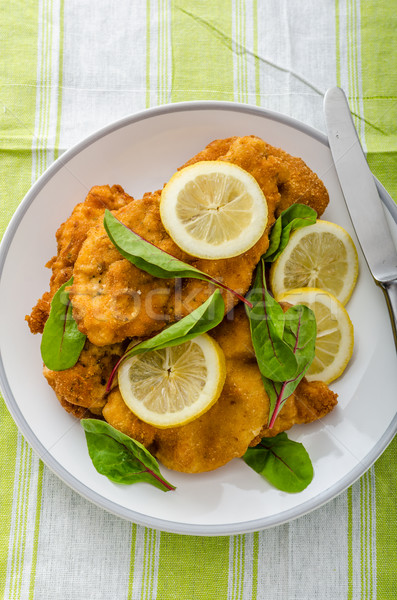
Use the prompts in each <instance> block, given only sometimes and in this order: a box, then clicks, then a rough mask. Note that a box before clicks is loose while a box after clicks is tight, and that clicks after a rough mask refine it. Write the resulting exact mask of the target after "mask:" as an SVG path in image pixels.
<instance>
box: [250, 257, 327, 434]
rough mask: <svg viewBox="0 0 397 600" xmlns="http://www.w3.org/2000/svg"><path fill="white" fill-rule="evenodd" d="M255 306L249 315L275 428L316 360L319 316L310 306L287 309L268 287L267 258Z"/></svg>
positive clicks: (257, 280)
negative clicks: (289, 399)
mask: <svg viewBox="0 0 397 600" xmlns="http://www.w3.org/2000/svg"><path fill="white" fill-rule="evenodd" d="M249 299H250V300H251V302H252V304H253V307H252V309H248V308H247V307H246V312H247V315H248V318H249V323H250V329H251V339H252V345H253V347H254V351H255V356H256V360H257V363H258V367H259V370H260V372H261V376H262V381H263V385H264V387H265V390H266V393H267V395H268V396H269V403H270V405H269V424H268V427H269V428H272V427H273V425H274V421H275V420H276V418H277V415H278V414H279V412H280V410H281V409H282V407H283V406H284V403H285V401H286V400H287V398H289V396H290V395H291V394H292V393H293V392H294V391H295V389H296V387H297V386H298V384H299V383H300V381H301V380H302V378H303V377H304V375H305V373H306V371H307V369H308V368H309V366H310V364H311V363H312V361H313V358H314V354H315V342H316V333H317V327H316V319H315V316H314V313H313V311H312V310H310V309H309V308H308V307H307V306H303V305H295V306H291V307H290V308H289V309H288V310H287V311H286V312H284V311H283V308H282V307H281V305H280V304H279V303H278V302H277V301H276V300H275V299H274V298H273V296H271V294H269V292H268V291H267V289H266V274H265V265H264V259H262V260H261V261H260V263H259V265H258V267H257V271H256V275H255V280H254V286H253V288H252V290H251V291H250V293H249Z"/></svg>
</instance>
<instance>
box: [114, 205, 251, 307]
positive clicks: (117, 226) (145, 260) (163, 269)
mask: <svg viewBox="0 0 397 600" xmlns="http://www.w3.org/2000/svg"><path fill="white" fill-rule="evenodd" d="M103 224H104V227H105V230H106V233H107V234H108V236H109V239H110V241H111V242H112V244H113V245H114V246H115V247H116V248H117V250H118V251H119V252H120V254H121V255H122V256H124V258H126V259H127V260H129V261H130V262H131V263H132V264H134V265H135V266H136V267H138V269H142V271H146V272H147V273H149V274H150V275H153V277H159V278H161V279H172V278H176V277H180V278H182V277H187V278H191V279H201V280H202V281H207V282H208V283H211V284H213V285H215V286H216V287H219V288H222V289H224V290H227V291H228V292H231V293H232V294H234V295H235V296H236V297H237V298H238V299H239V300H241V301H242V302H244V303H245V304H247V305H248V306H250V302H249V301H248V300H246V299H245V298H244V297H243V296H241V294H238V293H237V292H236V291H235V290H232V289H231V288H229V287H228V286H227V285H225V284H223V283H222V282H220V281H218V280H217V279H214V278H213V277H211V276H210V275H207V274H206V273H203V272H202V271H200V270H199V269H196V267H193V266H192V265H188V264H187V263H184V262H183V261H181V260H179V259H178V258H175V256H172V255H171V254H169V253H168V252H165V251H164V250H161V249H160V248H158V247H157V246H155V245H154V244H152V243H151V242H148V241H147V240H145V239H144V238H143V237H141V236H140V235H138V234H137V233H135V231H133V230H132V229H129V228H128V227H127V226H126V225H124V224H123V223H122V222H121V221H119V220H118V219H116V217H115V216H114V215H113V214H112V213H111V212H110V211H109V210H106V211H105V217H104V220H103Z"/></svg>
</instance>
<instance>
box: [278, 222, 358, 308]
mask: <svg viewBox="0 0 397 600" xmlns="http://www.w3.org/2000/svg"><path fill="white" fill-rule="evenodd" d="M357 275H358V258H357V251H356V248H355V245H354V242H353V240H352V239H351V237H350V235H349V234H348V232H347V231H346V230H345V229H343V227H340V226H339V225H336V224H335V223H330V222H329V221H323V220H318V221H317V222H316V223H314V224H313V225H308V226H307V227H303V228H302V229H298V230H297V231H295V232H294V233H293V234H292V235H291V237H290V239H289V242H288V244H287V246H286V248H285V250H284V251H283V252H282V253H281V255H280V256H279V258H278V259H277V260H276V261H275V262H274V263H273V264H272V266H271V269H270V287H271V290H272V292H273V294H274V295H275V296H279V295H280V294H282V293H284V292H286V291H287V290H291V289H294V288H301V287H315V288H321V289H324V290H327V291H328V292H330V293H331V294H333V295H334V296H336V297H337V298H338V300H339V301H340V302H342V304H346V302H347V301H348V299H349V298H350V296H351V293H352V291H353V289H354V286H355V285H356V281H357Z"/></svg>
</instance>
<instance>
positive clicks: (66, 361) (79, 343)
mask: <svg viewBox="0 0 397 600" xmlns="http://www.w3.org/2000/svg"><path fill="white" fill-rule="evenodd" d="M72 283H73V277H72V278H71V279H69V281H67V282H66V283H64V284H63V285H62V286H61V287H60V288H59V290H58V291H57V292H56V293H55V294H54V297H53V299H52V302H51V309H50V314H49V317H48V319H47V321H46V324H45V326H44V331H43V337H42V339H41V346H40V350H41V357H42V359H43V362H44V364H45V366H46V367H47V368H48V369H51V371H63V370H64V369H69V368H70V367H73V366H74V365H75V364H76V362H77V360H78V358H79V356H80V353H81V351H82V349H83V347H84V344H85V340H86V336H85V335H84V334H83V333H81V332H80V331H79V329H78V328H77V323H76V321H75V320H74V319H73V315H72V305H71V302H70V299H69V292H67V291H66V289H65V288H67V287H68V286H70V285H72Z"/></svg>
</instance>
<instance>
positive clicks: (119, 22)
mask: <svg viewBox="0 0 397 600" xmlns="http://www.w3.org/2000/svg"><path fill="white" fill-rule="evenodd" d="M0 28H1V45H0V48H1V55H0V161H1V162H0V203H1V204H0V231H1V232H2V233H3V232H4V230H5V228H6V226H7V223H8V221H9V220H10V218H11V216H12V214H13V212H14V211H15V209H16V208H17V206H18V204H19V202H20V201H21V200H22V198H23V196H24V195H25V193H26V192H27V190H28V189H29V188H30V186H31V185H32V183H33V182H34V181H35V180H36V179H37V178H38V177H39V176H40V174H41V173H42V172H43V171H44V170H45V169H46V168H47V167H48V166H49V165H50V164H51V163H52V162H53V161H54V159H56V158H57V156H59V155H60V153H62V152H63V151H64V150H65V149H67V148H69V147H70V146H71V145H73V144H74V143H75V142H77V141H78V140H80V139H81V138H82V137H84V136H85V135H87V134H89V133H91V132H93V131H94V130H96V129H98V128H99V127H101V126H103V125H105V124H108V123H110V122H111V121H113V120H115V119H117V118H119V117H122V116H124V115H127V114H130V113H134V112H136V111H138V110H141V109H144V108H146V107H151V106H156V105H159V104H165V103H170V102H177V101H182V100H201V99H206V100H229V101H238V102H244V103H250V104H253V105H257V106H262V107H265V108H268V109H272V110H276V111H280V112H282V113H285V114H287V115H290V116H292V117H295V118H297V119H300V120H302V121H304V122H305V123H307V124H309V125H312V126H314V127H317V128H319V129H320V130H323V129H324V121H323V115H322V95H323V93H324V92H325V90H326V89H327V88H328V87H331V86H333V85H336V84H339V85H341V86H342V87H343V88H344V89H345V91H346V93H347V95H348V97H349V100H350V102H351V106H352V108H353V111H354V113H355V114H356V124H357V127H358V129H359V133H360V136H361V139H362V141H363V144H364V146H365V148H366V150H367V152H368V158H369V162H370V164H371V167H372V168H373V171H374V173H375V174H376V175H377V177H378V178H379V179H380V180H381V182H382V183H383V184H384V186H385V187H386V188H387V189H388V191H389V192H390V193H391V194H392V195H394V198H397V60H396V59H397V44H396V31H397V3H396V1H395V0H377V2H373V1H371V0H361V2H360V1H359V0H295V1H291V0H196V1H195V0H118V1H115V0H96V1H95V2H90V1H89V0H86V1H84V0H13V1H12V2H6V1H3V2H2V3H1V7H0ZM391 393H395V394H396V391H391ZM396 395H397V394H396ZM374 410H376V408H374ZM0 411H1V412H0V414H1V427H0V439H1V448H0V480H1V514H0V523H1V526H0V589H1V593H2V597H4V599H7V600H9V599H10V600H11V599H13V600H14V599H15V600H17V599H18V600H19V599H23V600H27V599H33V598H34V599H40V600H56V599H59V600H72V599H73V600H74V599H76V600H95V599H98V600H104V599H112V600H115V599H117V600H120V599H123V598H126V599H127V598H128V599H134V600H135V599H140V598H142V599H152V598H158V599H159V600H169V599H183V600H193V599H202V600H209V599H216V600H223V599H224V600H226V599H237V598H239V599H240V598H241V599H248V598H249V599H256V598H257V599H267V598H272V599H275V600H279V599H280V600H281V599H282V600H287V599H288V600H295V599H299V600H306V599H307V600H313V599H321V600H326V599H330V600H337V599H338V600H339V599H342V598H343V599H345V598H346V599H356V598H363V599H364V598H365V599H373V598H379V599H380V600H386V599H392V598H393V599H394V598H396V597H397V591H396V576H395V569H396V567H397V540H396V525H397V522H396V516H397V509H396V504H397V492H396V484H397V475H396V467H395V464H396V460H397V443H396V441H394V442H392V444H391V445H390V446H389V447H388V449H387V450H386V451H385V453H384V454H383V456H382V457H381V458H380V459H379V460H378V461H377V462H376V464H375V465H374V466H373V467H372V468H371V469H370V470H369V471H368V472H367V473H366V474H365V475H364V476H363V477H362V478H361V479H360V480H359V481H357V482H356V483H355V484H354V485H353V486H352V487H351V488H350V489H348V490H347V491H346V492H344V493H343V494H341V495H340V496H339V497H338V498H336V499H335V500H333V501H331V502H329V503H328V504H327V505H325V506H324V507H322V508H320V509H318V510H316V511H315V512H313V513H311V514H309V515H307V516H305V517H301V518H300V519H298V520H296V521H294V522H292V523H289V524H286V525H282V526H280V527H276V528H273V529H269V530H266V531H262V532H258V533H254V534H249V535H237V536H232V537H213V538H206V537H189V536H179V535H174V534H168V533H162V532H160V531H154V530H150V529H146V528H144V527H141V526H137V525H134V524H131V523H128V522H125V521H123V520H121V519H119V518H117V517H114V516H112V515H110V514H108V513H106V512H104V511H103V510H101V509H99V508H97V507H95V506H94V505H92V504H90V503H89V502H87V501H85V500H84V499H82V498H81V497H80V496H78V495H77V494H75V493H74V492H72V491H71V490H70V489H69V488H67V487H66V486H65V485H64V484H63V483H62V482H61V481H60V480H58V478H57V477H56V476H54V475H53V474H52V473H51V472H50V471H49V470H48V469H47V468H46V467H44V466H43V464H42V463H41V461H40V460H39V459H38V458H37V456H36V455H35V454H34V452H33V451H32V450H31V448H30V447H29V446H28V445H27V443H26V442H25V441H24V439H23V438H22V436H21V435H20V434H19V433H18V431H17V429H16V427H15V425H14V423H13V421H12V419H11V417H10V416H9V414H8V412H7V409H6V408H5V406H4V404H3V403H1V406H0Z"/></svg>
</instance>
